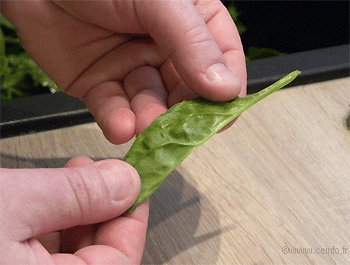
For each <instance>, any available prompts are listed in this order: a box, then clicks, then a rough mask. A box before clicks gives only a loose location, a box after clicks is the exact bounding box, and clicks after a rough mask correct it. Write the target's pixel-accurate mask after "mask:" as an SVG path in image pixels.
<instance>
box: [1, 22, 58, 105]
mask: <svg viewBox="0 0 350 265" xmlns="http://www.w3.org/2000/svg"><path fill="white" fill-rule="evenodd" d="M0 22H1V30H0V80H1V88H0V92H1V101H4V100H9V99H13V98H18V97H24V96H28V95H33V94H42V93H47V92H51V93H54V92H58V91H59V89H58V87H57V86H56V84H55V83H54V82H53V81H52V80H51V79H50V78H49V77H48V76H47V74H46V73H45V72H44V71H43V70H42V69H41V68H40V67H39V66H38V65H37V64H36V63H35V62H34V61H33V59H31V58H30V57H29V55H28V54H27V53H26V52H25V51H24V49H23V48H22V45H21V43H20V40H19V38H18V36H17V34H16V31H15V27H14V26H13V25H12V24H11V23H10V22H9V21H8V20H6V18H5V17H4V16H2V15H1V16H0Z"/></svg>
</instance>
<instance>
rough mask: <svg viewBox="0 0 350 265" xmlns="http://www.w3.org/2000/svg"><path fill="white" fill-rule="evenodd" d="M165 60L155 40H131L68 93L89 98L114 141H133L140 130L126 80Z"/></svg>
mask: <svg viewBox="0 0 350 265" xmlns="http://www.w3.org/2000/svg"><path fill="white" fill-rule="evenodd" d="M164 61H165V57H164V55H163V54H161V53H160V52H159V50H158V48H157V47H156V46H155V45H154V44H153V43H150V42H149V41H140V42H135V43H128V44H125V45H124V46H123V47H121V48H120V49H118V50H115V51H113V52H111V53H110V54H108V55H106V56H105V57H104V58H101V59H100V61H99V62H96V63H95V65H93V66H92V67H91V68H89V69H88V70H87V71H86V72H85V73H84V74H83V75H82V76H81V77H80V78H79V79H78V80H77V81H76V82H75V83H74V84H73V85H72V86H71V87H70V88H69V89H68V91H66V92H67V93H69V94H71V95H74V96H79V97H80V98H81V99H82V100H83V101H85V103H86V105H87V107H88V109H89V110H90V112H91V113H92V114H93V115H94V117H95V119H96V122H97V123H98V125H99V126H100V128H101V129H102V131H103V133H104V135H105V137H106V138H107V139H108V140H109V141H110V142H112V143H114V144H122V143H125V142H128V141H129V140H131V138H132V137H133V136H134V135H135V130H136V127H135V123H136V117H135V115H134V113H133V112H132V111H131V109H130V108H131V106H130V99H129V98H128V96H127V95H126V93H125V91H124V86H123V84H122V81H123V80H124V78H125V76H126V75H127V74H128V73H129V72H132V71H133V70H134V69H137V68H138V67H141V66H143V65H151V66H155V67H159V66H160V65H161V64H162V63H163V62H164ZM77 92H79V94H75V93H77Z"/></svg>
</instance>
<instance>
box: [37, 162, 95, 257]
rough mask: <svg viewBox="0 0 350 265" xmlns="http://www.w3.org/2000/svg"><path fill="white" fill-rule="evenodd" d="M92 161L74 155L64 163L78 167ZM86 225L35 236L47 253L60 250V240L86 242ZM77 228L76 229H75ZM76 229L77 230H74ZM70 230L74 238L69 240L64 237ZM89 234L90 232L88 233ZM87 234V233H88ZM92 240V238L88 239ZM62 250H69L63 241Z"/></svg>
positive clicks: (69, 233) (70, 242)
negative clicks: (73, 233)
mask: <svg viewBox="0 0 350 265" xmlns="http://www.w3.org/2000/svg"><path fill="white" fill-rule="evenodd" d="M93 162H94V161H93V160H92V159H90V158H87V157H82V156H81V157H74V158H72V159H71V160H69V161H68V162H67V164H66V166H65V167H78V166H84V165H87V164H91V163H93ZM87 227H90V226H79V229H78V227H74V228H73V229H70V228H68V229H66V230H63V231H62V233H61V232H53V233H50V234H45V235H40V236H38V237H37V240H38V241H39V242H40V243H41V244H42V245H43V246H44V248H45V249H46V250H47V251H48V252H49V253H57V252H58V251H59V250H60V245H61V241H62V242H69V244H68V245H72V241H74V242H83V244H86V245H87V244H88V243H89V242H87V241H88V238H89V237H88V236H86V234H87V233H86V231H90V230H91V229H88V228H87ZM77 230H78V231H77ZM76 231H77V232H76ZM72 232H76V233H75V235H74V239H73V240H72V237H70V239H71V240H67V239H66V237H67V235H71V234H72ZM90 234H91V233H90ZM90 234H89V235H90ZM90 241H91V242H92V240H90ZM63 246H64V249H63V251H64V252H69V251H67V247H66V246H67V244H66V243H65V244H64V245H63Z"/></svg>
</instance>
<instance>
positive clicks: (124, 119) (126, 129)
mask: <svg viewBox="0 0 350 265" xmlns="http://www.w3.org/2000/svg"><path fill="white" fill-rule="evenodd" d="M135 122H136V118H135V114H134V113H133V112H132V111H131V110H130V109H128V108H118V109H115V110H113V111H111V113H109V115H108V116H107V117H106V118H105V120H104V122H103V124H102V126H101V128H102V131H103V134H104V136H105V137H106V138H107V140H108V141H110V142H111V143H113V144H116V145H118V144H124V143H126V142H128V141H130V140H131V139H132V138H133V137H134V135H135Z"/></svg>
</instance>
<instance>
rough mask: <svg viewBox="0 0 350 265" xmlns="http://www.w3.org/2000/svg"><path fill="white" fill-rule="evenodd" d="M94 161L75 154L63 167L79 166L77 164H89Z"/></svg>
mask: <svg viewBox="0 0 350 265" xmlns="http://www.w3.org/2000/svg"><path fill="white" fill-rule="evenodd" d="M93 162H94V161H93V160H92V159H90V158H88V157H85V156H77V157H73V158H72V159H70V160H69V161H68V162H67V164H66V166H65V167H79V166H85V165H87V164H91V163H93Z"/></svg>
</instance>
